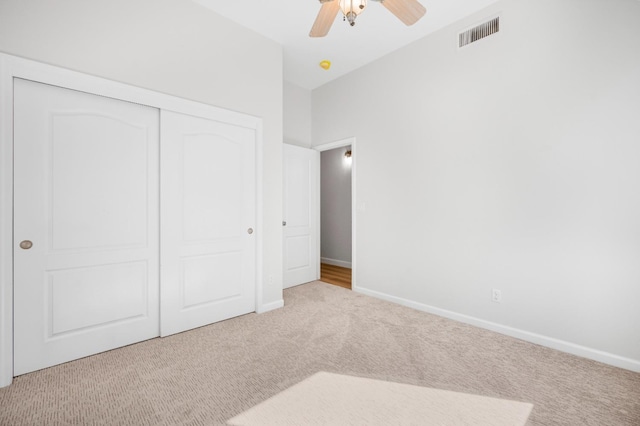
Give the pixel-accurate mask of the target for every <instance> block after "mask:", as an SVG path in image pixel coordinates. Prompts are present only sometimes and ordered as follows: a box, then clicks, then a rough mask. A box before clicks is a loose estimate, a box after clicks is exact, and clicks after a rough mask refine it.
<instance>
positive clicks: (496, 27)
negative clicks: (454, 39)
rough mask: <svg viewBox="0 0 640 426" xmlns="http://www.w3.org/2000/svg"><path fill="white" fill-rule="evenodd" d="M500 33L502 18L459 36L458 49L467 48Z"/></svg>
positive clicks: (494, 19)
mask: <svg viewBox="0 0 640 426" xmlns="http://www.w3.org/2000/svg"><path fill="white" fill-rule="evenodd" d="M498 31H500V17H499V16H498V17H496V18H493V19H492V20H490V21H487V22H485V23H484V24H480V25H477V26H475V27H473V28H471V29H468V30H467V31H463V32H461V33H460V34H458V47H465V46H468V45H470V44H471V43H474V42H476V41H478V40H480V39H483V38H485V37H488V36H490V35H491V34H495V33H497V32H498Z"/></svg>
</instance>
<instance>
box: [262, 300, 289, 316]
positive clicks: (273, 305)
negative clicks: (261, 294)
mask: <svg viewBox="0 0 640 426" xmlns="http://www.w3.org/2000/svg"><path fill="white" fill-rule="evenodd" d="M282 307H284V299H280V300H276V301H275V302H269V303H262V304H261V305H260V309H259V310H256V313H257V314H264V313H265V312H269V311H274V310H276V309H280V308H282Z"/></svg>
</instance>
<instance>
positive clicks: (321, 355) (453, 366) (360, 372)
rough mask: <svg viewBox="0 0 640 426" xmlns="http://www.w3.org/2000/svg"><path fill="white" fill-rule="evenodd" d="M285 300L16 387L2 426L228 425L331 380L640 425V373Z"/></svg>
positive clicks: (393, 315)
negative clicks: (360, 380)
mask: <svg viewBox="0 0 640 426" xmlns="http://www.w3.org/2000/svg"><path fill="white" fill-rule="evenodd" d="M284 298H285V306H284V308H282V309H277V310H275V311H271V312H267V313H264V314H259V315H257V314H249V315H243V316H241V317H238V318H234V319H231V320H228V321H222V322H219V323H216V324H212V325H210V326H206V327H202V328H198V329H196V330H191V331H188V332H185V333H179V334H176V335H173V336H169V337H165V338H162V339H152V340H148V341H146V342H141V343H138V344H135V345H131V346H127V347H124V348H120V349H115V350H112V351H109V352H105V353H102V354H98V355H94V356H90V357H87V358H83V359H79V360H77V361H73V362H69V363H66V364H62V365H58V366H55V367H51V368H47V369H44V370H41V371H36V372H34V373H30V374H25V375H23V376H20V377H17V378H16V379H15V380H14V382H13V384H12V385H11V386H9V387H7V388H2V389H0V425H3V426H4V425H7V426H9V425H10V426H22V425H24V426H40V425H42V426H70V425H74V426H75V425H82V426H84V425H94V426H95V425H108V426H114V425H116V426H117V425H122V426H132V425H135V426H137V425H143V426H146V425H150V426H151V425H153V426H176V425H184V426H211V425H225V424H226V422H227V421H228V420H229V419H231V418H234V417H236V416H238V415H239V414H241V413H243V412H245V411H247V410H249V409H251V408H252V407H255V406H256V405H258V404H260V403H262V402H263V401H266V400H268V399H269V398H271V397H273V396H275V395H278V394H279V393H281V392H283V391H285V390H286V389H288V388H290V387H292V386H294V385H296V384H298V383H300V382H302V381H304V380H305V379H307V378H309V377H311V376H313V375H314V374H316V373H318V372H320V371H327V372H331V373H335V374H342V375H347V376H354V377H364V378H368V379H373V380H381V381H386V382H393V383H404V384H408V385H414V386H420V387H427V388H432V389H442V390H447V391H452V392H461V393H466V394H472V395H483V396H487V397H492V398H497V399H506V400H514V401H526V402H530V403H532V404H534V408H533V410H532V411H531V414H530V416H529V420H528V423H527V426H552V425H562V426H603V425H607V426H638V425H640V374H638V373H634V372H631V371H626V370H622V369H620V368H615V367H611V366H609V365H605V364H601V363H598V362H595V361H591V360H588V359H583V358H579V357H576V356H573V355H570V354H566V353H562V352H558V351H554V350H553V349H549V348H545V347H542V346H537V345H534V344H531V343H528V342H524V341H522V340H518V339H513V338H511V337H508V336H504V335H501V334H497V333H493V332H491V331H488V330H483V329H479V328H477V327H473V326H470V325H467V324H462V323H459V322H456V321H451V320H448V319H446V318H441V317H438V316H435V315H430V314H427V313H424V312H419V311H416V310H413V309H410V308H407V307H404V306H399V305H396V304H393V303H389V302H385V301H383V300H378V299H374V298H372V297H368V296H365V295H362V294H359V293H356V292H353V291H349V290H345V289H343V288H340V287H336V286H333V285H329V284H324V283H321V282H314V283H311V284H305V285H301V286H298V287H292V288H290V289H287V290H285V292H284ZM301 426H302V425H301Z"/></svg>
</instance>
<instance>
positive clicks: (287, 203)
mask: <svg viewBox="0 0 640 426" xmlns="http://www.w3.org/2000/svg"><path fill="white" fill-rule="evenodd" d="M283 156H284V161H283V164H284V170H283V175H284V176H283V181H284V191H283V199H284V208H283V212H284V217H283V221H282V225H283V239H284V241H283V247H284V280H283V281H284V285H283V287H284V288H288V287H293V286H295V285H299V284H304V283H307V282H310V281H315V280H317V279H318V278H320V276H319V259H320V258H319V256H318V215H319V212H318V210H319V207H318V201H317V200H318V164H319V162H320V156H319V153H318V152H317V151H314V150H312V149H307V148H301V147H298V146H293V145H287V144H284V148H283Z"/></svg>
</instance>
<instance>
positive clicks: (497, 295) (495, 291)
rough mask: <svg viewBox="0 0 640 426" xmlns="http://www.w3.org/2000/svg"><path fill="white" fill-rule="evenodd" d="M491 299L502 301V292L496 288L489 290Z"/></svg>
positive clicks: (497, 301)
mask: <svg viewBox="0 0 640 426" xmlns="http://www.w3.org/2000/svg"><path fill="white" fill-rule="evenodd" d="M491 301H492V302H496V303H500V302H501V301H502V292H501V291H500V290H498V289H497V288H494V289H492V290H491Z"/></svg>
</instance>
